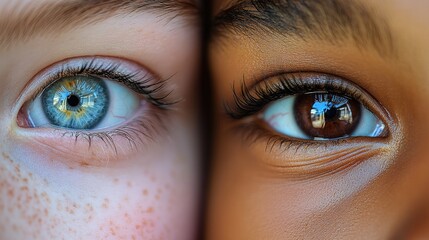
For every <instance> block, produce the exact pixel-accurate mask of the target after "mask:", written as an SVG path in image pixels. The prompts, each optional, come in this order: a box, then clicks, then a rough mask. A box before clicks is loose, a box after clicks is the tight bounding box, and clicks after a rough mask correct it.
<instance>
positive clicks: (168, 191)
mask: <svg viewBox="0 0 429 240" xmlns="http://www.w3.org/2000/svg"><path fill="white" fill-rule="evenodd" d="M66 1H68V0H64V1H62V2H66ZM18 2H20V3H21V5H20V8H19V9H23V10H24V11H22V13H25V12H26V11H31V10H34V9H36V8H38V7H40V6H42V5H44V4H52V3H53V2H55V3H58V2H59V1H51V2H50V1H42V0H40V1H7V0H4V1H3V0H2V1H0V10H1V11H2V15H3V14H4V13H10V14H12V13H13V14H16V13H17V12H19V11H16V10H17V9H18V7H16V6H15V5H14V3H16V4H17V3H18ZM69 2H72V1H69ZM83 2H85V1H83ZM161 13H162V12H156V11H152V12H151V11H145V10H143V11H139V12H134V13H127V14H116V15H112V16H108V17H105V18H104V19H101V20H98V21H96V22H92V23H86V24H81V25H76V26H72V27H71V28H62V29H58V30H57V31H55V33H54V34H52V33H49V34H48V33H46V34H44V33H40V34H36V35H34V36H31V37H29V38H27V39H22V40H16V41H14V42H12V43H11V44H7V46H6V45H5V46H4V47H2V48H0V75H1V76H2V77H1V79H0V83H1V84H2V88H1V89H2V90H0V99H1V103H0V116H1V117H0V126H1V127H0V128H1V130H0V142H1V143H0V151H1V155H0V238H1V239H192V238H193V237H194V234H195V230H196V228H195V217H196V210H197V209H196V206H197V200H198V188H199V186H198V162H197V159H198V151H197V149H198V147H197V144H196V136H197V135H196V134H195V121H196V112H195V109H196V106H194V105H193V103H195V102H196V101H195V99H194V98H195V97H196V96H195V94H194V93H193V92H192V91H190V89H193V86H194V85H195V84H196V80H197V78H196V76H197V69H198V67H197V66H198V56H199V54H198V51H199V48H198V47H196V46H198V44H199V43H198V34H199V32H198V25H197V24H196V22H193V21H191V20H190V18H192V17H190V16H182V15H178V16H176V17H174V18H172V17H171V15H169V13H166V14H164V15H163V16H160V15H162V14H161ZM173 15H174V14H173ZM14 16H15V17H16V15H14ZM10 19H14V18H13V17H10ZM45 28H49V26H45ZM84 56H105V57H112V58H118V59H126V60H129V61H132V62H133V63H136V64H138V65H139V66H141V67H143V68H145V69H146V68H147V69H149V70H150V71H151V72H153V73H155V74H156V75H157V76H159V77H160V79H169V80H168V84H170V85H169V89H173V90H174V92H173V93H172V94H174V95H175V96H176V97H178V98H179V99H182V100H184V101H180V102H179V103H177V104H176V105H175V106H174V108H173V109H172V110H168V111H166V112H164V113H163V119H164V120H165V122H164V121H163V123H164V125H165V127H164V126H161V125H159V126H157V125H156V121H155V123H154V124H153V125H151V127H153V128H157V129H158V131H156V133H153V134H152V135H151V138H150V139H149V138H145V139H144V140H143V141H141V142H139V141H136V145H135V146H134V147H130V144H129V143H128V140H126V139H121V138H116V140H115V139H114V141H116V142H115V145H116V147H117V149H118V151H117V152H115V151H114V150H113V149H111V148H109V146H107V145H106V144H105V143H103V141H102V140H95V141H93V142H92V144H91V146H90V147H89V146H88V142H85V140H82V139H78V140H77V141H76V142H75V139H74V138H67V137H64V138H63V137H59V136H58V135H52V131H50V129H46V128H22V127H20V126H19V124H18V122H17V118H18V113H19V110H20V108H21V106H22V104H23V103H24V102H25V101H27V100H28V98H30V97H31V96H30V94H35V91H36V89H37V88H39V87H40V86H34V85H32V83H31V82H32V79H33V78H34V76H36V75H37V74H38V73H39V72H40V71H42V70H43V69H45V68H47V67H49V66H50V65H52V64H54V63H57V62H61V61H63V60H64V59H69V58H78V57H84ZM172 56H173V57H172ZM185 63H186V64H185ZM28 86H30V87H28ZM24 89H25V90H24ZM22 94H24V96H23V95H22ZM142 99H144V97H143V98H142ZM158 110H159V111H162V110H160V109H157V108H156V107H153V111H158ZM158 124H161V123H159V122H158Z"/></svg>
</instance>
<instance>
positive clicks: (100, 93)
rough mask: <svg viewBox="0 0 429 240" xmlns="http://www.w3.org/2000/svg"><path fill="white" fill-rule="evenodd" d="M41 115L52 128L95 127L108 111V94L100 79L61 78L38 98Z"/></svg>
mask: <svg viewBox="0 0 429 240" xmlns="http://www.w3.org/2000/svg"><path fill="white" fill-rule="evenodd" d="M41 99H42V107H43V111H44V114H45V115H46V117H47V118H48V120H49V122H50V123H51V124H53V125H55V126H59V127H64V128H73V129H91V128H94V127H95V126H96V125H97V124H99V123H100V121H101V120H102V119H103V118H104V117H105V115H106V112H107V110H108V108H109V93H108V89H107V86H106V84H105V83H104V82H103V80H101V79H99V78H95V77H91V76H77V77H67V78H63V79H61V80H59V81H57V82H54V83H53V84H51V85H50V86H49V87H48V88H47V89H46V90H45V91H43V93H42V95H41Z"/></svg>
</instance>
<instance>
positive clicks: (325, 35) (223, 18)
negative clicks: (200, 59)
mask: <svg viewBox="0 0 429 240" xmlns="http://www.w3.org/2000/svg"><path fill="white" fill-rule="evenodd" d="M267 33H268V34H281V35H283V36H286V37H298V38H301V39H304V40H308V39H317V40H322V41H327V42H329V43H332V44H338V43H342V42H344V41H346V40H352V41H353V42H354V43H355V44H356V45H357V46H358V47H359V48H371V47H372V48H373V49H375V50H376V51H377V52H378V53H379V54H380V55H382V56H385V55H390V56H391V55H395V53H394V51H395V48H394V46H393V45H394V44H393V40H392V32H391V29H390V27H389V26H388V24H387V22H386V21H385V20H384V19H383V18H382V17H381V16H379V15H378V14H377V13H376V12H375V11H372V9H369V8H368V7H367V6H365V5H363V4H361V3H359V2H358V1H355V0H347V1H344V0H323V1H320V0H238V1H233V3H232V4H230V6H229V7H227V8H226V9H224V10H222V11H221V12H219V13H218V14H217V15H216V16H215V18H214V21H213V33H212V37H213V39H217V38H223V37H228V36H230V35H235V34H242V35H245V36H248V37H249V38H258V37H259V36H260V35H261V34H263V35H266V34H267Z"/></svg>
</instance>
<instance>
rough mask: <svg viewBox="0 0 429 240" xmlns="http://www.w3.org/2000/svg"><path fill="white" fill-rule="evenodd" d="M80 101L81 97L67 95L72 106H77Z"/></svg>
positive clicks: (68, 102)
mask: <svg viewBox="0 0 429 240" xmlns="http://www.w3.org/2000/svg"><path fill="white" fill-rule="evenodd" d="M79 103H80V98H79V97H78V96H76V95H74V94H72V95H70V96H68V97H67V104H68V105H69V106H71V107H76V106H78V105H79Z"/></svg>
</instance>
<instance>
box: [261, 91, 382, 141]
mask: <svg viewBox="0 0 429 240" xmlns="http://www.w3.org/2000/svg"><path fill="white" fill-rule="evenodd" d="M262 120H263V121H265V122H266V124H267V125H269V126H270V127H271V128H272V130H273V131H275V132H277V133H280V134H282V135H285V136H288V137H291V138H295V139H309V140H330V139H336V138H346V137H382V136H383V135H384V134H385V130H386V125H385V124H384V122H383V121H381V120H380V119H379V118H377V117H376V116H375V115H374V113H372V112H371V110H370V109H368V108H366V107H364V106H363V105H362V103H361V102H360V101H358V100H356V99H353V98H350V97H347V96H345V94H344V95H341V94H338V93H336V94H334V93H329V92H311V93H304V94H296V95H291V96H287V97H284V98H282V99H279V100H276V101H274V102H272V103H270V104H269V105H268V106H267V107H266V108H265V110H264V111H263V113H262Z"/></svg>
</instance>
